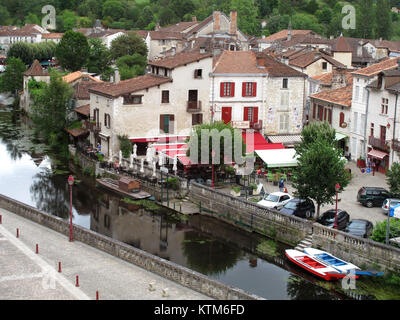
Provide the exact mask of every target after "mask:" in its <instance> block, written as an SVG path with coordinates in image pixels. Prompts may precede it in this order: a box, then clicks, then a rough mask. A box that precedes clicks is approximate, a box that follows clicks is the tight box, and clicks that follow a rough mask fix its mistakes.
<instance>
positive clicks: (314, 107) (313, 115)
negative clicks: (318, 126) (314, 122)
mask: <svg viewBox="0 0 400 320" xmlns="http://www.w3.org/2000/svg"><path fill="white" fill-rule="evenodd" d="M316 111H317V106H316V104H315V103H314V104H313V112H312V117H313V119H315V113H316Z"/></svg>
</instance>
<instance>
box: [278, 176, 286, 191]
mask: <svg viewBox="0 0 400 320" xmlns="http://www.w3.org/2000/svg"><path fill="white" fill-rule="evenodd" d="M279 190H280V192H284V190H285V182H284V180H283V178H281V180H279Z"/></svg>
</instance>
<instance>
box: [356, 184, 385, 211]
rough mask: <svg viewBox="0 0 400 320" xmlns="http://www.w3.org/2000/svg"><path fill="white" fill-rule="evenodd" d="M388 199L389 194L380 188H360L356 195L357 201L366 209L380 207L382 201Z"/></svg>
mask: <svg viewBox="0 0 400 320" xmlns="http://www.w3.org/2000/svg"><path fill="white" fill-rule="evenodd" d="M390 197H391V195H390V192H389V191H387V190H386V189H385V188H382V187H362V188H360V190H358V193H357V201H358V202H360V203H361V204H362V205H364V206H367V207H368V208H372V207H373V206H379V207H381V206H382V204H383V201H385V199H387V198H390Z"/></svg>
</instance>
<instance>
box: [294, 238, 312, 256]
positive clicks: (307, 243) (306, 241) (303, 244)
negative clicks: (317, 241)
mask: <svg viewBox="0 0 400 320" xmlns="http://www.w3.org/2000/svg"><path fill="white" fill-rule="evenodd" d="M311 245H312V234H309V235H308V236H307V237H305V238H304V239H303V240H301V241H300V242H299V243H298V244H297V246H296V247H295V248H294V249H295V250H298V251H301V252H303V249H304V248H308V247H311Z"/></svg>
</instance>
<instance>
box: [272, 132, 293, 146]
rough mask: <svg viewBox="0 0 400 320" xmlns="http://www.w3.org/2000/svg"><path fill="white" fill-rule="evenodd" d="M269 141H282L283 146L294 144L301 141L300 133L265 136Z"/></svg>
mask: <svg viewBox="0 0 400 320" xmlns="http://www.w3.org/2000/svg"><path fill="white" fill-rule="evenodd" d="M267 138H268V140H269V141H271V143H282V144H283V145H284V146H289V145H295V144H298V143H300V142H301V135H300V134H298V135H293V134H290V135H277V136H267Z"/></svg>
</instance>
